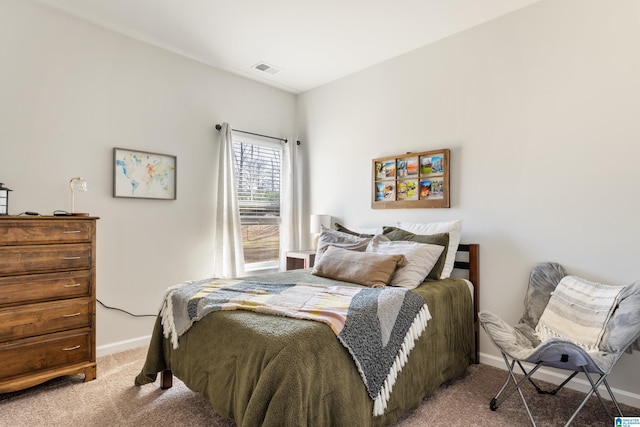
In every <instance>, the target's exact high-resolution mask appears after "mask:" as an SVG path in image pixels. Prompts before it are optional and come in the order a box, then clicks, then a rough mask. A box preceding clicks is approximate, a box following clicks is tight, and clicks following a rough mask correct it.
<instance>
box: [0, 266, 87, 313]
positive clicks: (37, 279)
mask: <svg viewBox="0 0 640 427" xmlns="http://www.w3.org/2000/svg"><path fill="white" fill-rule="evenodd" d="M91 280H92V277H91V272H90V271H88V270H80V271H68V272H63V273H49V274H46V273H45V274H29V275H26V276H7V277H0V307H2V306H7V305H15V304H21V303H32V302H37V301H47V300H52V299H59V298H74V297H84V296H87V297H88V296H90V295H91Z"/></svg>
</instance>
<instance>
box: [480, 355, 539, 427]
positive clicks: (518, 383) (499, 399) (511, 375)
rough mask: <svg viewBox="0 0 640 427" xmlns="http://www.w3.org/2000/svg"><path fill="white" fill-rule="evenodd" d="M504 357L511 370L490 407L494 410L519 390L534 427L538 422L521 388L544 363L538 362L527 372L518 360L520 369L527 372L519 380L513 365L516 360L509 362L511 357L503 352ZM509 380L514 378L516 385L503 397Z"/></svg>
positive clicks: (508, 368)
mask: <svg viewBox="0 0 640 427" xmlns="http://www.w3.org/2000/svg"><path fill="white" fill-rule="evenodd" d="M502 358H503V359H504V363H505V364H506V365H507V370H508V371H509V373H508V375H507V380H506V382H505V383H504V385H503V386H502V388H501V389H500V391H498V394H497V395H496V397H494V398H493V399H491V402H490V403H489V408H490V409H491V410H492V411H495V410H497V409H498V407H499V406H500V405H502V403H503V402H504V401H505V400H507V399H508V398H509V396H511V395H512V394H513V393H514V392H516V391H517V392H518V394H519V395H520V400H522V404H523V405H524V409H525V410H526V411H527V415H529V420H530V421H531V425H533V427H536V422H535V421H534V419H533V415H532V414H531V411H530V410H529V405H527V400H526V399H525V398H524V394H522V390H520V387H521V386H522V385H523V384H524V383H525V382H527V381H531V380H530V378H531V376H532V375H533V374H534V373H535V372H536V371H537V370H538V368H539V367H540V366H542V364H540V363H538V364H537V365H536V366H534V367H533V369H532V370H531V371H530V372H528V373H527V372H526V371H525V369H524V368H523V367H522V365H520V363H519V362H518V364H519V365H520V369H522V371H523V372H524V373H525V376H524V378H523V379H521V380H520V381H518V379H517V378H516V376H515V374H514V372H513V367H514V366H515V362H516V361H515V360H512V361H511V363H509V359H508V358H507V355H506V354H505V353H504V352H502ZM509 380H512V381H513V383H514V384H515V385H514V386H513V387H512V388H511V389H509V391H507V393H506V394H505V395H503V396H502V397H501V394H502V392H503V391H504V390H505V389H506V387H507V384H509Z"/></svg>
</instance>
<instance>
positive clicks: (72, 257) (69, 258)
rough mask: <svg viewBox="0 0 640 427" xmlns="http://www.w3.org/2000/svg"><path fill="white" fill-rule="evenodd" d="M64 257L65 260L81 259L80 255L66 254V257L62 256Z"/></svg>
mask: <svg viewBox="0 0 640 427" xmlns="http://www.w3.org/2000/svg"><path fill="white" fill-rule="evenodd" d="M62 259H63V260H65V261H69V260H72V259H80V257H79V256H64V257H62Z"/></svg>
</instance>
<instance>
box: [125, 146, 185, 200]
mask: <svg viewBox="0 0 640 427" xmlns="http://www.w3.org/2000/svg"><path fill="white" fill-rule="evenodd" d="M176 177H177V157H176V156H174V155H170V154H160V153H152V152H148V151H141V150H132V149H127V148H118V147H114V149H113V197H125V198H133V199H161V200H176V198H177V194H176V193H177V186H176Z"/></svg>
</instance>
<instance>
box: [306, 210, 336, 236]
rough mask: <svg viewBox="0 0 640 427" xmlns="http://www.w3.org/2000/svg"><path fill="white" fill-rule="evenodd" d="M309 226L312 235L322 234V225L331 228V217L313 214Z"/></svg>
mask: <svg viewBox="0 0 640 427" xmlns="http://www.w3.org/2000/svg"><path fill="white" fill-rule="evenodd" d="M309 224H310V225H309V232H310V233H320V232H322V229H321V228H320V226H321V225H324V226H325V227H326V228H331V215H318V214H313V215H311V217H310V221H309Z"/></svg>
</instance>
